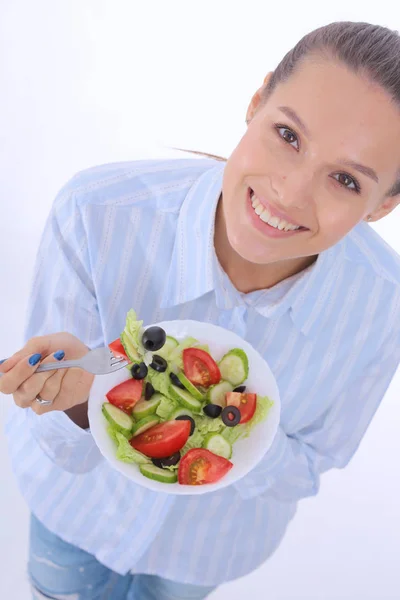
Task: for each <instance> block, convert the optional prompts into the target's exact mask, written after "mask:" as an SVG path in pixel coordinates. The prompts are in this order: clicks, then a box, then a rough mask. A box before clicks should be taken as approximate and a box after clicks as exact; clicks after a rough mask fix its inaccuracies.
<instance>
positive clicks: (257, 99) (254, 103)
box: [246, 72, 272, 123]
mask: <svg viewBox="0 0 400 600" xmlns="http://www.w3.org/2000/svg"><path fill="white" fill-rule="evenodd" d="M271 76H272V72H271V73H268V75H266V76H265V78H264V83H263V85H262V86H261V87H260V88H259V89H258V90H257V91H256V93H255V94H254V95H253V97H252V99H251V101H250V104H249V107H248V109H247V113H246V123H250V121H251V120H252V118H253V117H254V115H255V114H256V112H257V110H258V109H259V107H260V104H261V101H262V96H263V92H264V89H265V88H266V86H267V85H268V82H269V80H270V79H271Z"/></svg>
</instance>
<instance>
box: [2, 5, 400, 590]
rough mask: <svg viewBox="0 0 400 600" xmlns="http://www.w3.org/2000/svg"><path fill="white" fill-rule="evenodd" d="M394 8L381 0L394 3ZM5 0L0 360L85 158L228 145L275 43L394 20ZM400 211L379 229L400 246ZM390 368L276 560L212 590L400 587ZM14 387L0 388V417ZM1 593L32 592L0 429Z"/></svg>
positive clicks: (398, 444)
mask: <svg viewBox="0 0 400 600" xmlns="http://www.w3.org/2000/svg"><path fill="white" fill-rule="evenodd" d="M390 4H391V3H390ZM350 5H351V3H350V2H348V1H347V2H342V1H340V2H339V1H337V0H336V1H335V2H334V3H327V4H326V5H325V4H323V3H320V2H315V4H314V3H313V2H310V1H308V2H307V1H306V2H305V1H302V2H296V3H295V2H293V5H291V4H290V3H288V2H282V3H276V4H275V3H273V2H268V0H263V1H259V2H256V1H251V0H246V1H243V2H234V1H233V0H231V1H230V2H223V1H218V0H213V1H211V2H209V1H207V0H201V1H200V0H198V1H197V2H196V1H190V0H189V1H186V2H174V1H172V0H169V1H168V2H166V1H161V2H154V1H151V0H147V1H146V0H141V1H138V2H135V1H134V0H131V1H129V2H128V1H120V0H112V1H111V0H110V1H109V2H105V1H104V0H70V1H64V0H58V1H54V0H36V1H34V2H32V1H29V0H25V1H22V0H0V161H1V163H0V164H1V169H0V208H1V211H0V244H1V251H2V256H1V260H0V286H1V300H0V309H1V310H0V331H1V336H0V358H1V357H6V356H9V355H10V354H12V353H13V352H15V351H16V350H17V349H18V348H19V347H20V344H21V340H22V327H23V322H24V311H25V307H26V303H27V295H28V292H29V285H30V276H31V271H32V267H33V261H34V256H35V252H36V248H37V244H38V241H39V236H40V234H41V230H42V227H43V224H44V219H45V217H46V216H47V213H48V211H49V208H50V205H51V202H52V200H53V198H54V195H55V193H56V192H57V190H58V189H59V188H60V187H61V185H62V184H63V183H64V182H65V181H66V180H67V179H68V178H69V177H70V176H71V175H72V174H73V173H75V172H76V171H78V170H81V169H83V168H86V167H88V166H91V165H94V164H99V163H105V162H112V161H119V160H130V159H133V158H139V157H148V156H161V155H166V154H167V153H168V152H169V153H170V154H171V155H172V154H173V153H172V152H171V151H168V150H167V149H166V147H168V146H179V147H186V148H194V149H198V150H204V151H209V152H214V153H220V154H223V155H225V156H226V155H228V154H229V152H230V151H231V150H232V148H233V147H234V145H235V143H236V142H237V141H238V139H239V138H240V136H241V135H242V134H243V132H244V119H245V110H246V106H247V102H248V101H249V99H250V97H251V94H252V93H253V92H254V91H255V89H256V88H257V87H258V86H259V85H261V83H262V81H263V77H264V76H265V74H266V73H267V72H268V71H269V70H272V69H273V68H274V67H275V66H276V64H277V63H278V62H279V60H280V59H281V57H282V56H283V54H284V53H285V52H286V51H288V50H289V49H290V48H291V47H292V45H293V44H294V43H296V42H297V41H298V39H299V38H300V37H301V36H302V35H304V34H305V33H307V32H308V31H310V30H311V29H314V28H315V27H318V26H320V25H323V24H326V23H328V22H330V21H334V20H357V21H369V22H374V23H379V24H382V25H386V26H389V27H390V28H392V29H396V28H400V15H399V12H398V7H397V8H396V3H393V4H392V8H389V3H387V4H385V2H382V1H380V2H377V3H375V6H371V7H369V8H368V7H367V3H361V2H360V4H358V3H353V7H351V6H350ZM398 226H399V217H398V215H397V214H396V215H392V216H391V217H389V218H388V219H387V220H386V222H385V223H382V224H379V225H378V227H377V229H378V231H380V232H381V233H382V235H384V237H385V238H386V239H387V240H388V241H389V242H390V243H391V244H392V245H393V246H394V247H395V248H396V249H397V250H400V241H399V236H398V232H397V230H398ZM399 384H400V379H399V375H397V377H396V378H395V380H394V381H393V383H392V385H391V388H390V390H389V392H388V394H387V396H386V398H385V400H384V402H383V403H382V406H381V408H380V409H379V411H378V414H377V416H376V418H375V420H374V422H373V424H372V426H371V427H370V429H369V431H368V433H367V435H366V437H365V439H364V441H363V443H362V445H361V447H360V449H359V451H358V453H357V455H356V457H355V458H354V460H353V461H352V462H351V464H350V466H349V467H348V468H347V469H346V470H345V471H343V472H333V473H328V474H327V475H325V476H324V477H323V479H322V489H321V492H320V494H319V496H318V497H317V498H313V499H309V500H305V501H302V502H301V503H300V506H299V511H298V515H297V517H296V519H295V520H294V522H293V523H292V524H291V526H290V528H289V530H288V533H287V535H286V538H285V540H284V542H283V543H282V545H281V547H280V548H279V550H278V551H277V552H276V554H275V555H274V556H273V558H272V559H271V560H270V561H269V562H268V563H267V564H266V565H264V566H263V567H262V568H261V569H259V570H258V571H257V572H255V573H253V574H252V575H250V576H249V577H246V578H244V579H242V580H241V581H239V582H235V583H232V584H229V585H227V586H225V587H224V588H222V589H220V590H219V591H218V592H217V593H216V594H215V595H214V596H213V599H214V600H223V599H226V600H227V599H228V598H229V600H242V598H244V597H247V596H248V597H252V598H255V599H256V600H257V599H260V600H264V599H265V600H270V599H271V600H293V599H299V598H300V599H303V598H304V599H307V600H325V599H326V600H328V599H329V600H339V599H349V600H350V599H351V600H369V599H374V600H386V599H394V598H397V599H398V598H400V578H399V564H398V563H399V556H400V518H399V492H400V485H399V456H400V435H399V415H400V409H399V402H398V389H399ZM9 402H10V400H9V398H5V397H1V398H0V417H1V418H0V421H4V418H5V415H6V412H7V407H8V405H9ZM0 481H1V495H0V565H1V573H0V597H1V599H2V600H3V598H4V600H5V599H6V598H7V599H10V600H28V599H29V598H30V595H29V591H28V586H27V583H26V576H25V556H26V551H27V524H28V512H27V508H26V507H25V505H24V503H23V502H22V500H21V497H20V495H19V492H18V490H17V487H16V485H15V483H14V480H13V479H12V476H11V472H10V468H9V463H8V459H7V455H6V447H5V443H4V436H3V435H1V436H0Z"/></svg>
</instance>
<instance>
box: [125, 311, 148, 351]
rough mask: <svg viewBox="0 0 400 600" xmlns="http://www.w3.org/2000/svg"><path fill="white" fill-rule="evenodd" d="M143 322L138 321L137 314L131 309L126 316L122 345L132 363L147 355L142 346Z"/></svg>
mask: <svg viewBox="0 0 400 600" xmlns="http://www.w3.org/2000/svg"><path fill="white" fill-rule="evenodd" d="M142 327H143V321H138V319H137V315H136V312H135V311H134V310H133V308H131V309H130V310H129V311H128V314H127V315H126V323H125V329H124V331H123V332H122V334H121V343H122V345H123V347H124V349H125V352H126V353H127V355H128V357H129V359H130V360H131V361H132V362H136V361H138V360H139V359H140V358H142V357H143V356H144V354H145V349H144V347H143V345H142Z"/></svg>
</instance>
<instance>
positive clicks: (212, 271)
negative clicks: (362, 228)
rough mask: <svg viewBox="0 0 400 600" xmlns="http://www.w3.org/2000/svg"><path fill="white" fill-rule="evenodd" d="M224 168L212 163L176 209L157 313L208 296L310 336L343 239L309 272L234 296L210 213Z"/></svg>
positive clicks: (334, 277) (322, 312) (319, 321)
mask: <svg viewBox="0 0 400 600" xmlns="http://www.w3.org/2000/svg"><path fill="white" fill-rule="evenodd" d="M224 168H225V162H224V163H218V164H217V165H216V166H214V167H212V168H211V169H208V170H207V171H206V172H205V173H203V174H202V175H201V176H200V177H199V179H198V180H197V181H196V182H195V183H194V185H193V186H192V187H191V189H190V190H189V192H188V194H187V196H186V198H185V199H184V201H183V203H182V206H181V209H180V213H179V217H178V225H177V230H176V238H175V243H174V247H173V251H172V256H171V262H170V267H169V270H168V273H167V275H166V283H165V288H164V292H163V296H162V299H161V307H162V308H167V307H171V306H176V305H179V304H183V303H185V302H190V301H193V300H195V299H196V298H199V297H201V296H203V295H204V294H207V293H208V292H211V291H214V292H215V297H216V303H217V306H218V308H220V309H223V310H224V309H225V310H231V309H235V308H238V307H241V308H242V309H244V308H253V309H254V310H256V311H257V312H258V313H260V314H261V315H262V316H264V317H266V318H278V317H280V316H282V315H283V314H284V313H286V312H289V313H290V316H291V318H292V321H293V323H294V325H295V326H296V327H297V328H298V329H299V331H301V332H302V333H303V334H304V335H306V336H310V337H313V336H315V335H316V334H317V333H318V331H320V329H321V327H322V326H323V324H324V322H325V316H326V305H327V302H328V300H329V298H330V297H331V296H332V294H333V292H334V289H335V287H336V286H337V285H339V278H338V274H339V271H340V269H341V267H342V260H343V257H344V253H345V246H346V238H344V239H343V240H342V241H340V242H339V243H338V244H336V245H335V246H333V247H332V248H329V249H328V250H325V251H324V252H321V253H320V254H319V256H318V258H317V260H316V261H315V263H314V264H313V265H312V266H311V267H309V268H308V269H306V270H304V271H303V272H302V273H299V274H298V275H296V276H294V277H292V278H290V279H289V280H285V281H284V282H282V283H281V284H278V286H275V287H274V288H271V289H269V290H260V291H258V292H252V293H250V294H243V293H241V292H239V291H238V290H237V289H236V288H235V287H234V285H233V284H232V282H231V281H230V279H229V277H228V276H227V275H226V273H224V272H223V270H222V268H221V267H220V265H219V263H218V260H217V257H216V254H215V249H214V223H215V213H216V208H217V204H218V200H219V198H220V195H221V191H222V179H223V173H224Z"/></svg>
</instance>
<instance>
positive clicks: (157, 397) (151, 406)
mask: <svg viewBox="0 0 400 600" xmlns="http://www.w3.org/2000/svg"><path fill="white" fill-rule="evenodd" d="M161 400H162V395H161V394H154V395H153V396H152V398H150V400H140V401H139V402H138V403H137V404H135V406H134V409H133V411H132V416H133V417H134V418H135V419H137V420H138V421H140V420H141V419H144V418H145V417H149V416H150V415H154V413H155V412H156V410H157V408H158V407H159V405H160V402H161Z"/></svg>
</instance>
